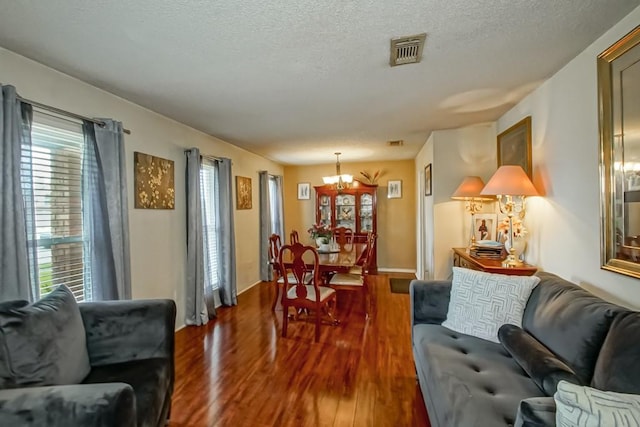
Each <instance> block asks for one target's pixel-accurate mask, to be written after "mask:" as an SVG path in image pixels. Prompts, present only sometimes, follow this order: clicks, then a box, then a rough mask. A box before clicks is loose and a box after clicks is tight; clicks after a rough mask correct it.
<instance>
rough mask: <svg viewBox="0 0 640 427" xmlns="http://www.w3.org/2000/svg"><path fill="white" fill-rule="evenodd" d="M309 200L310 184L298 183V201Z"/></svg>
mask: <svg viewBox="0 0 640 427" xmlns="http://www.w3.org/2000/svg"><path fill="white" fill-rule="evenodd" d="M310 198H311V184H309V183H308V182H299V183H298V200H309V199H310Z"/></svg>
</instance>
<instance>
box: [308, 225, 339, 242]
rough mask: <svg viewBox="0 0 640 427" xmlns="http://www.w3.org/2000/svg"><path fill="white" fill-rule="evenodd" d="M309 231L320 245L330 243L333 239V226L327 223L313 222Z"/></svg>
mask: <svg viewBox="0 0 640 427" xmlns="http://www.w3.org/2000/svg"><path fill="white" fill-rule="evenodd" d="M307 232H308V233H309V236H311V238H312V239H313V240H315V241H316V243H317V244H318V246H320V245H321V244H324V245H328V244H329V242H330V241H331V236H332V235H333V232H332V231H331V228H330V227H328V226H327V225H326V224H313V225H312V226H311V228H310V229H308V230H307Z"/></svg>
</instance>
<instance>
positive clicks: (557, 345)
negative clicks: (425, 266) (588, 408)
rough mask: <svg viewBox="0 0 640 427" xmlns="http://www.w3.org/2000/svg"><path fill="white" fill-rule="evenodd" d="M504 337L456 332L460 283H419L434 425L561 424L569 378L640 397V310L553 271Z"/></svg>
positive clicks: (420, 335) (418, 357)
mask: <svg viewBox="0 0 640 427" xmlns="http://www.w3.org/2000/svg"><path fill="white" fill-rule="evenodd" d="M538 276H539V277H540V278H541V281H540V283H539V284H538V285H537V286H536V288H534V290H533V292H532V293H531V296H530V297H529V300H528V302H527V305H526V308H525V312H524V316H523V320H522V328H518V327H516V326H514V325H505V326H503V327H501V328H500V330H499V333H498V337H499V339H500V343H494V342H490V341H486V340H482V339H480V338H475V337H472V336H469V335H464V334H460V333H457V332H454V331H451V330H449V329H447V328H445V327H444V326H442V325H441V323H442V322H443V321H444V320H445V319H446V317H447V310H448V305H449V298H450V290H451V282H450V281H418V280H414V281H412V282H411V287H410V294H411V295H410V297H411V313H412V324H411V327H412V345H413V355H414V361H415V366H416V373H417V378H418V381H419V383H420V389H421V391H422V395H423V398H424V401H425V405H426V408H427V412H428V414H429V419H430V421H431V425H432V426H433V427H445V426H446V427H449V426H457V427H467V426H478V427H480V426H482V427H491V426H512V425H515V426H554V425H555V404H554V401H553V397H552V396H553V393H554V391H555V388H556V386H557V383H558V382H559V381H560V380H567V381H570V382H573V383H576V384H580V385H589V386H591V387H594V388H598V389H601V390H608V391H615V392H620V393H632V394H640V363H638V360H640V348H639V347H638V342H640V313H638V312H633V311H630V310H627V309H625V308H623V307H620V306H617V305H614V304H611V303H608V302H605V301H603V300H601V299H600V298H597V297H596V296H594V295H592V294H590V293H589V292H587V291H585V290H584V289H582V288H580V287H579V286H577V285H574V284H572V283H570V282H568V281H566V280H563V279H561V278H559V277H558V276H555V275H553V274H550V273H538Z"/></svg>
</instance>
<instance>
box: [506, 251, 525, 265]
mask: <svg viewBox="0 0 640 427" xmlns="http://www.w3.org/2000/svg"><path fill="white" fill-rule="evenodd" d="M522 264H524V263H523V262H522V261H520V260H519V259H518V257H516V250H515V249H514V248H513V247H511V249H509V255H507V257H506V258H505V260H504V261H502V266H503V267H505V268H515V267H520V266H522Z"/></svg>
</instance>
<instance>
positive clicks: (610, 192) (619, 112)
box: [598, 26, 640, 278]
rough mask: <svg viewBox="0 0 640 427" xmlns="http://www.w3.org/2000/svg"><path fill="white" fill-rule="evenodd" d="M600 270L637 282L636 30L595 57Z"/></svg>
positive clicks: (639, 54) (639, 146) (639, 124)
mask: <svg viewBox="0 0 640 427" xmlns="http://www.w3.org/2000/svg"><path fill="white" fill-rule="evenodd" d="M598 101H599V112H600V117H599V120H600V173H601V179H600V191H601V194H600V201H601V208H600V210H601V212H600V214H601V215H600V216H601V218H602V224H601V232H602V237H601V261H602V268H603V269H606V270H610V271H615V272H617V273H622V274H626V275H628V276H633V277H637V278H640V26H638V27H636V28H635V29H634V30H633V31H631V32H630V33H629V34H627V35H626V36H624V37H623V38H621V39H620V40H618V41H617V42H616V43H614V44H613V45H612V46H611V47H609V48H608V49H607V50H605V51H604V52H602V53H601V54H600V55H599V56H598Z"/></svg>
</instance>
